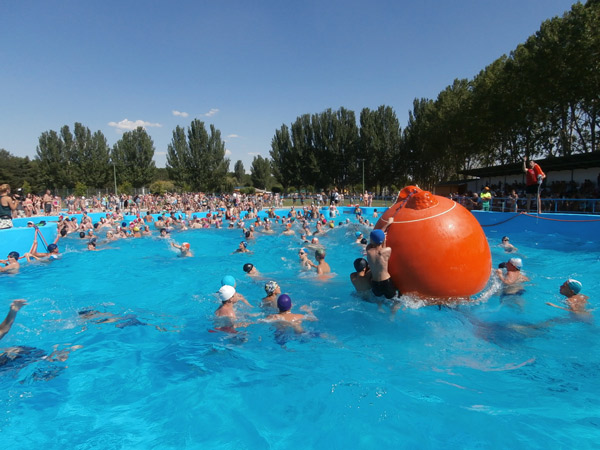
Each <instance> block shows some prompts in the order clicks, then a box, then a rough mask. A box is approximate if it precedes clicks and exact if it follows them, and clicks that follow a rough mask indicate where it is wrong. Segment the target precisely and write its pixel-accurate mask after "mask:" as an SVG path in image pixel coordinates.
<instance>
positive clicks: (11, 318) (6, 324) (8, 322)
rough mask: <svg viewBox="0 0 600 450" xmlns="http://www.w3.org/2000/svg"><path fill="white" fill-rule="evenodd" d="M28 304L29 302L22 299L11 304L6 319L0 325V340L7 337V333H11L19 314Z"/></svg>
mask: <svg viewBox="0 0 600 450" xmlns="http://www.w3.org/2000/svg"><path fill="white" fill-rule="evenodd" d="M26 304H27V302H26V301H25V300H24V299H22V298H20V299H17V300H13V302H12V303H11V304H10V308H9V310H8V314H7V315H6V318H5V319H4V321H3V322H2V323H0V339H2V338H3V337H4V336H5V335H6V333H8V332H9V331H10V328H11V327H12V325H13V323H14V322H15V318H16V317H17V313H18V312H19V310H20V309H21V308H22V307H23V306H25V305H26Z"/></svg>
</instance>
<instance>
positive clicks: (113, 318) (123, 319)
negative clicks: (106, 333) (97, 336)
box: [77, 309, 166, 331]
mask: <svg viewBox="0 0 600 450" xmlns="http://www.w3.org/2000/svg"><path fill="white" fill-rule="evenodd" d="M77 314H78V315H79V318H80V319H83V320H86V321H91V322H93V323H95V324H106V323H114V324H115V327H117V328H126V327H135V326H146V325H150V324H148V323H145V322H141V321H139V320H138V318H137V317H136V316H135V315H134V314H126V315H124V316H117V315H115V314H112V313H109V312H101V311H98V310H96V309H83V310H81V311H79V312H78V313H77ZM153 326H154V328H156V329H157V330H158V331H166V330H165V329H164V328H162V327H159V326H157V325H153ZM85 328H86V327H84V329H85Z"/></svg>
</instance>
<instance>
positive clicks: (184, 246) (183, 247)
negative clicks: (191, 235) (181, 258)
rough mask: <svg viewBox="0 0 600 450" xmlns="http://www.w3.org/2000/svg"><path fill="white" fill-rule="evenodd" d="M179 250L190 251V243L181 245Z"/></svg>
mask: <svg viewBox="0 0 600 450" xmlns="http://www.w3.org/2000/svg"><path fill="white" fill-rule="evenodd" d="M181 248H182V249H183V250H189V249H190V243H189V242H184V243H183V244H181Z"/></svg>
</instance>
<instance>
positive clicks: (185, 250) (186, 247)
mask: <svg viewBox="0 0 600 450" xmlns="http://www.w3.org/2000/svg"><path fill="white" fill-rule="evenodd" d="M171 247H173V248H177V249H179V251H180V253H179V256H187V257H191V256H194V255H193V254H192V252H191V251H190V244H189V243H188V242H184V243H183V244H181V245H177V244H176V243H175V242H171Z"/></svg>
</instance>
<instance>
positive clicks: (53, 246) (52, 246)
mask: <svg viewBox="0 0 600 450" xmlns="http://www.w3.org/2000/svg"><path fill="white" fill-rule="evenodd" d="M56 249H58V245H56V244H50V245H49V246H48V251H49V252H53V251H54V250H56Z"/></svg>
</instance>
